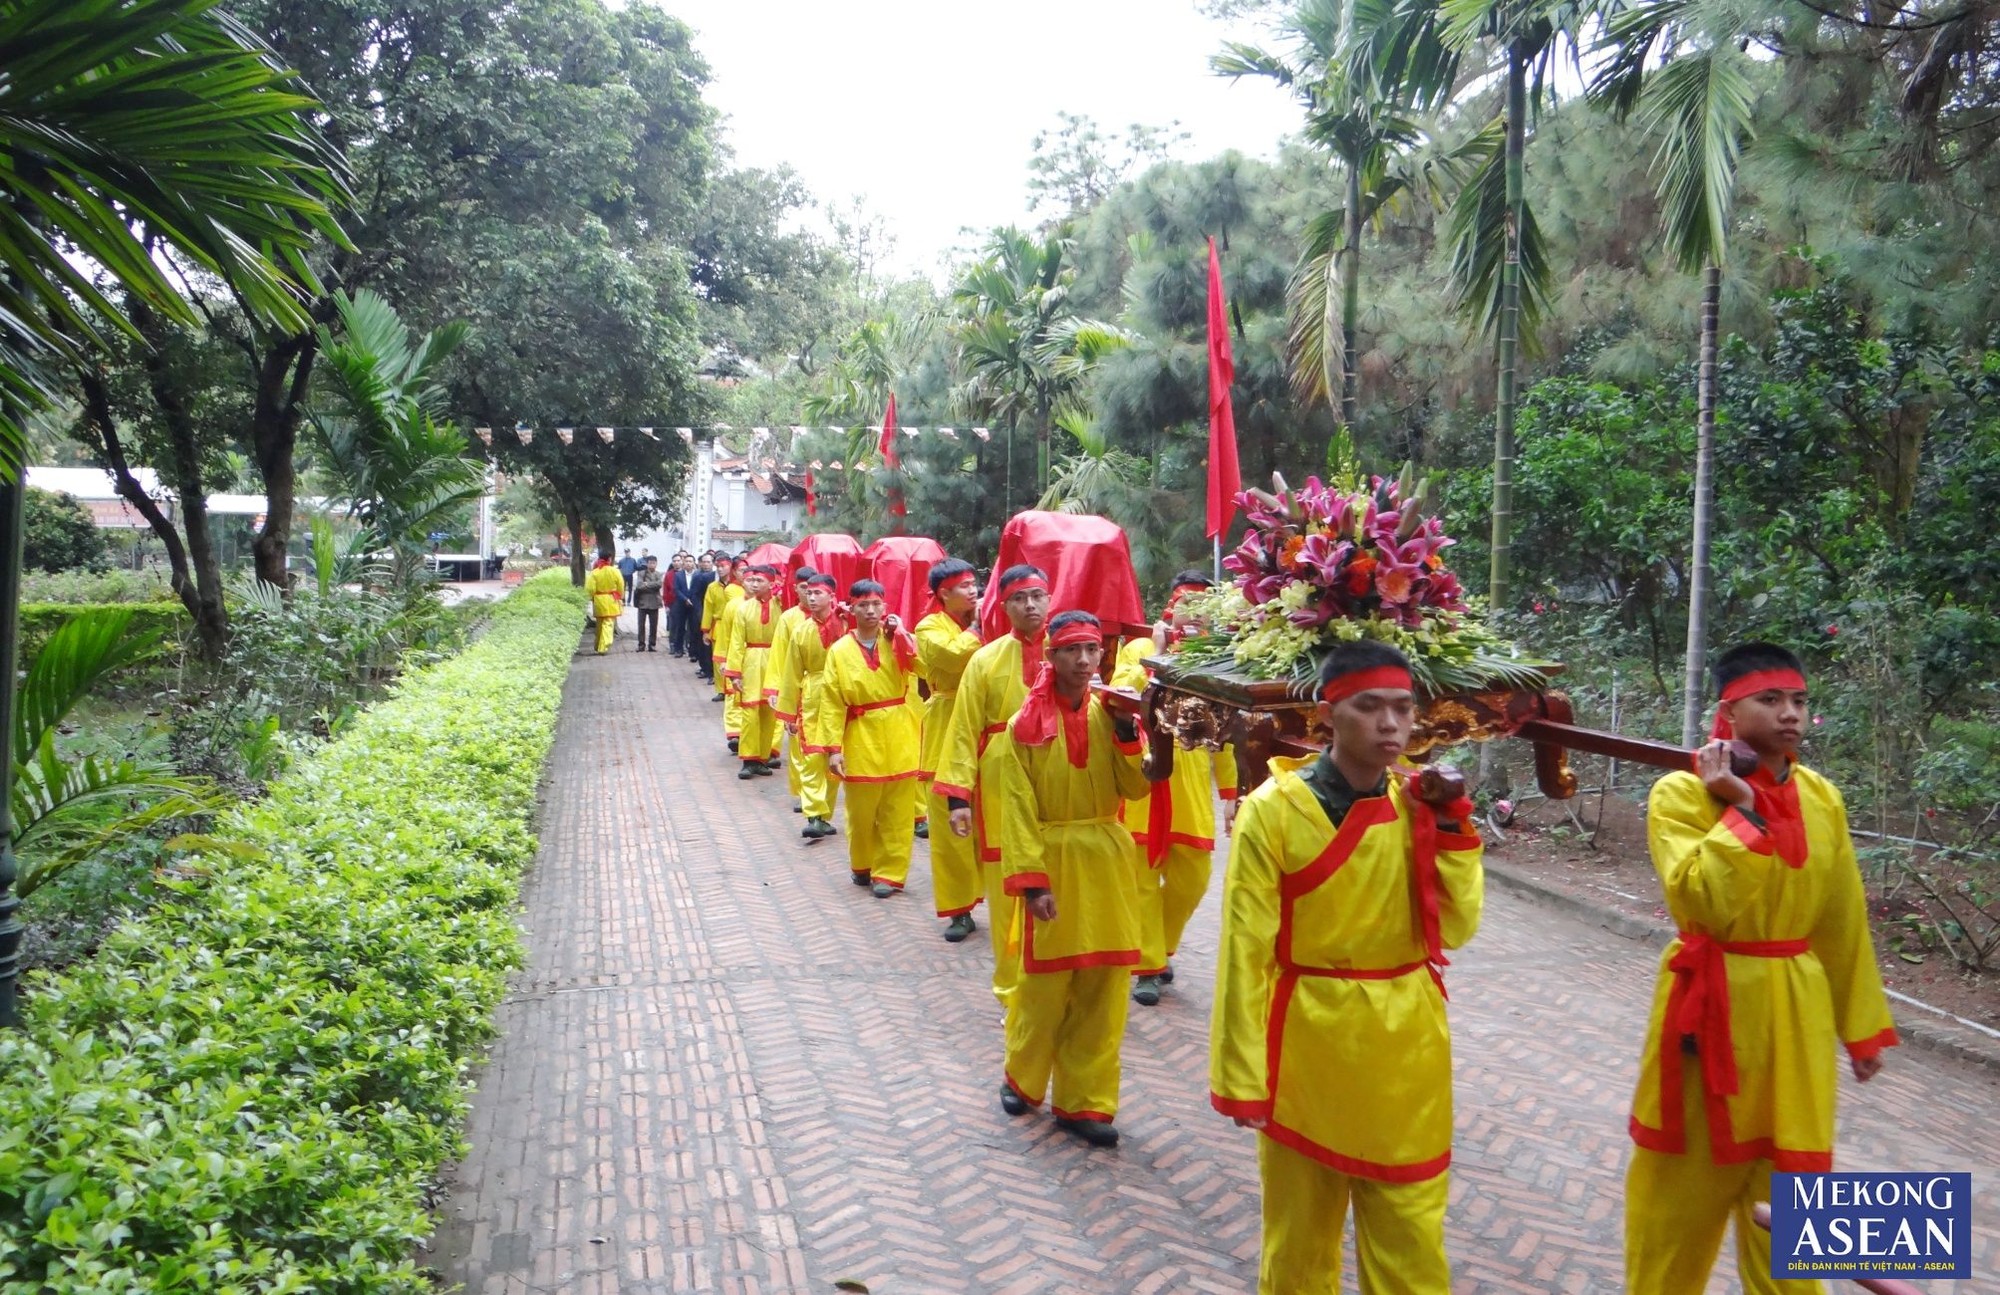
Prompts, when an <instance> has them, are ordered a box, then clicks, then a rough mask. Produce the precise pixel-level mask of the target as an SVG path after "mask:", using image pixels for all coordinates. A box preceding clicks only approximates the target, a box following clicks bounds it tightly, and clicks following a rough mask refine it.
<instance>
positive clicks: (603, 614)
mask: <svg viewBox="0 0 2000 1295" xmlns="http://www.w3.org/2000/svg"><path fill="white" fill-rule="evenodd" d="M583 590H584V592H585V593H587V594H589V595H590V614H591V615H592V616H593V617H595V618H596V619H597V651H598V655H600V656H601V655H603V654H604V653H606V652H609V651H610V650H611V636H612V634H613V632H614V629H615V627H616V626H617V624H618V616H619V613H620V612H622V611H624V610H625V577H624V576H623V575H621V574H620V573H619V571H618V568H617V567H593V568H592V569H591V572H590V574H589V575H587V576H585V577H584V578H583Z"/></svg>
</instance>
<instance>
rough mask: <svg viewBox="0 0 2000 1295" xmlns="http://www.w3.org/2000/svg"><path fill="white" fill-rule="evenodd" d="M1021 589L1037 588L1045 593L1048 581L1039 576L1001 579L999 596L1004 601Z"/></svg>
mask: <svg viewBox="0 0 2000 1295" xmlns="http://www.w3.org/2000/svg"><path fill="white" fill-rule="evenodd" d="M1023 589H1039V590H1041V591H1042V592H1043V593H1047V592H1048V589H1049V586H1048V582H1047V581H1045V580H1043V579H1042V578H1041V577H1040V576H1015V577H1014V578H1013V579H1012V580H1002V581H1001V582H1000V597H1001V599H1002V600H1003V601H1004V600H1006V599H1008V598H1012V597H1013V596H1014V595H1015V594H1017V593H1019V592H1021V591H1022V590H1023Z"/></svg>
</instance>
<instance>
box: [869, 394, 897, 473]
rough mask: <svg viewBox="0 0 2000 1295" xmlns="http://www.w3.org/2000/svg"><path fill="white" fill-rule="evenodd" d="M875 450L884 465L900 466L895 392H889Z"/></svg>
mask: <svg viewBox="0 0 2000 1295" xmlns="http://www.w3.org/2000/svg"><path fill="white" fill-rule="evenodd" d="M875 452H876V453H877V454H880V455H881V456H882V464H883V466H884V467H890V468H900V467H902V466H903V460H902V459H901V458H900V457H898V455H897V454H896V393H895V392H893V391H892V392H890V393H889V412H888V413H886V414H884V415H883V416H882V435H881V438H880V439H878V440H877V441H876V442H875Z"/></svg>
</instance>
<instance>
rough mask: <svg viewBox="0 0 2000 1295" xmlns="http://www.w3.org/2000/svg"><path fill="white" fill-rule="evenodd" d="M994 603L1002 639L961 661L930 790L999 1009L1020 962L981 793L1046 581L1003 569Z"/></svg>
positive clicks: (1019, 696)
mask: <svg viewBox="0 0 2000 1295" xmlns="http://www.w3.org/2000/svg"><path fill="white" fill-rule="evenodd" d="M1000 599H1001V602H1000V605H1001V608H1002V609H1003V610H1004V611H1005V612H1006V614H1007V625H1008V633H1007V634H1006V635H1005V636H1004V637H1002V638H999V639H996V640H994V641H993V642H991V643H988V644H986V645H985V646H984V647H982V648H980V649H979V650H978V651H977V652H974V653H973V654H972V659H971V660H969V661H967V662H966V663H965V672H964V673H963V674H961V675H960V676H959V680H958V699H957V701H955V702H954V703H953V704H952V712H951V726H950V728H949V729H948V730H947V731H946V734H945V740H944V750H943V753H942V755H941V757H940V759H939V763H938V768H937V780H936V783H935V785H934V788H933V789H934V790H935V791H936V792H937V793H938V794H939V795H940V796H942V797H943V798H944V800H945V803H946V806H947V807H948V809H949V812H950V822H951V831H952V835H954V836H960V837H962V836H965V835H967V834H968V833H969V834H970V835H971V837H972V842H973V848H974V851H975V853H976V854H977V856H978V859H979V868H980V878H981V889H982V890H983V892H984V893H985V895H986V920H987V924H988V926H989V927H990V929H989V931H988V932H987V939H989V940H990V941H991V942H992V945H993V996H994V997H995V998H998V999H999V1000H1000V1001H1001V1003H1002V1004H1005V1003H1006V1001H1007V990H1008V988H1009V987H1010V986H1011V985H1012V984H1013V983H1014V979H1015V976H1016V975H1017V974H1018V968H1019V967H1020V963H1021V947H1020V936H1019V931H1020V923H1019V922H1018V921H1017V920H1016V919H1017V912H1018V908H1019V905H1018V904H1017V902H1016V901H1015V900H1014V899H1013V897H1012V896H1009V895H1008V894H1006V892H1005V890H1004V888H1003V887H1002V886H1001V884H1000V855H1001V842H1000V817H999V811H998V810H997V809H996V808H995V806H994V804H993V803H991V798H989V797H985V796H984V794H983V793H984V789H985V779H986V777H987V752H988V750H989V749H990V746H991V743H992V741H993V739H994V738H995V737H998V736H999V735H1000V733H1001V732H1002V731H1003V730H1005V729H1006V727H1007V721H1008V720H1011V719H1013V718H1014V712H1015V711H1017V710H1019V709H1021V702H1022V701H1023V700H1024V699H1025V698H1026V697H1027V695H1028V686H1029V685H1030V684H1032V683H1034V682H1035V680H1036V678H1037V677H1038V676H1039V675H1040V673H1041V668H1042V665H1043V663H1044V661H1045V660H1046V651H1045V646H1046V645H1045V639H1046V638H1047V634H1046V632H1045V628H1044V627H1045V626H1046V625H1047V624H1048V619H1049V582H1048V576H1047V575H1046V574H1044V573H1043V572H1042V571H1041V570H1040V569H1038V568H1036V567H1031V566H1026V565H1022V566H1012V567H1008V568H1007V569H1006V570H1005V571H1003V572H1001V573H1000Z"/></svg>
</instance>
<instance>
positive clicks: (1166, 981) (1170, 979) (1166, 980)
mask: <svg viewBox="0 0 2000 1295" xmlns="http://www.w3.org/2000/svg"><path fill="white" fill-rule="evenodd" d="M1160 983H1161V984H1163V985H1171V984H1173V983H1174V964H1173V961H1172V960H1171V959H1169V960H1168V962H1167V969H1166V970H1165V971H1162V972H1161V973H1160Z"/></svg>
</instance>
